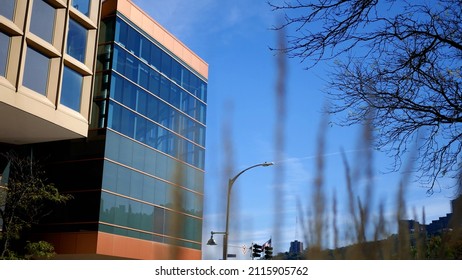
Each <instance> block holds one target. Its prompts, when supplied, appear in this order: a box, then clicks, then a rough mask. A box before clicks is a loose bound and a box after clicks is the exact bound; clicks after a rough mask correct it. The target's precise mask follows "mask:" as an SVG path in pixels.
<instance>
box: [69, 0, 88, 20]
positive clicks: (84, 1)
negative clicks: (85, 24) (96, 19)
mask: <svg viewBox="0 0 462 280" xmlns="http://www.w3.org/2000/svg"><path fill="white" fill-rule="evenodd" d="M72 7H74V8H76V9H77V10H79V12H81V13H82V14H84V15H86V16H87V17H88V16H89V15H90V0H72Z"/></svg>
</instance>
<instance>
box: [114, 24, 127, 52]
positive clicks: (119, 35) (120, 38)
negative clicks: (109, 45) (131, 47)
mask: <svg viewBox="0 0 462 280" xmlns="http://www.w3.org/2000/svg"><path fill="white" fill-rule="evenodd" d="M127 29H128V25H127V24H126V23H125V22H124V21H122V20H121V19H119V18H117V20H116V27H115V41H116V42H118V43H120V44H121V45H123V46H126V44H127V41H128V38H127V37H128V31H127Z"/></svg>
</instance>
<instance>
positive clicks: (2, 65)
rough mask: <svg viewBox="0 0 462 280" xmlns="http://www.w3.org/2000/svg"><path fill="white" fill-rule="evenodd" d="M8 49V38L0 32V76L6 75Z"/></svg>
mask: <svg viewBox="0 0 462 280" xmlns="http://www.w3.org/2000/svg"><path fill="white" fill-rule="evenodd" d="M9 48H10V37H9V36H8V35H6V34H4V33H2V32H0V76H5V74H6V63H7V60H8V50H9Z"/></svg>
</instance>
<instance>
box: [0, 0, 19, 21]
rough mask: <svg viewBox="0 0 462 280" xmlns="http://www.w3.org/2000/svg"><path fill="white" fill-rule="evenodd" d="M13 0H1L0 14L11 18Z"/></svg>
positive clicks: (12, 14) (14, 2)
mask: <svg viewBox="0 0 462 280" xmlns="http://www.w3.org/2000/svg"><path fill="white" fill-rule="evenodd" d="M15 4H16V1H15V0H2V1H1V4H0V15H2V16H4V17H6V18H7V19H9V20H13V16H14V6H15Z"/></svg>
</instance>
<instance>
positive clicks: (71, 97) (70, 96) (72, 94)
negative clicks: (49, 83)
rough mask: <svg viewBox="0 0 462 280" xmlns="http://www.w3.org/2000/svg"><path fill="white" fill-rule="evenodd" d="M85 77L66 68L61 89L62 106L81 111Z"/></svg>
mask: <svg viewBox="0 0 462 280" xmlns="http://www.w3.org/2000/svg"><path fill="white" fill-rule="evenodd" d="M82 81H83V76H82V75H80V74H79V73H77V72H75V71H74V70H72V69H70V68H69V67H66V66H64V72H63V85H62V87H61V104H63V105H65V106H67V107H69V108H71V109H73V110H75V111H80V101H81V100H80V99H81V93H82Z"/></svg>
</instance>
